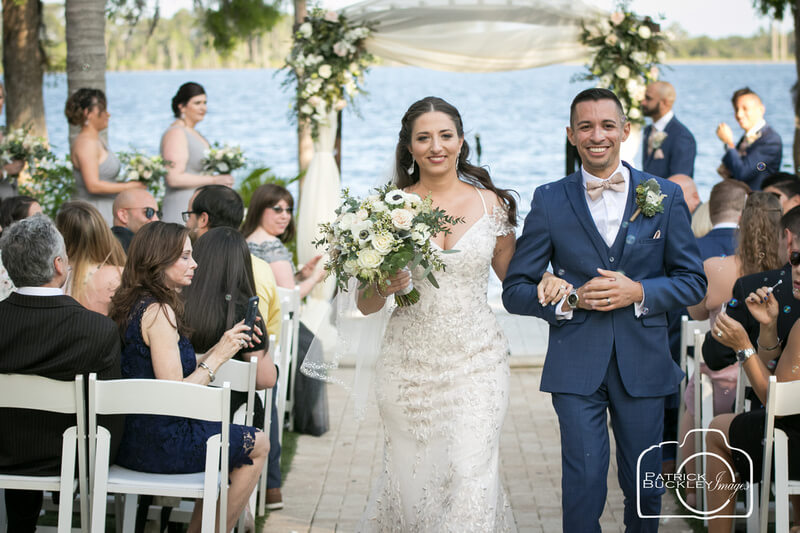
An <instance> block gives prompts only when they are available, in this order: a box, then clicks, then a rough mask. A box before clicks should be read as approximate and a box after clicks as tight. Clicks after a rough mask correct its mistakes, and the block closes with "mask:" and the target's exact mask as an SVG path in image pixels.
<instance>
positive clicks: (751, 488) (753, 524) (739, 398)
mask: <svg viewBox="0 0 800 533" xmlns="http://www.w3.org/2000/svg"><path fill="white" fill-rule="evenodd" d="M749 386H750V380H749V379H747V372H745V371H744V367H743V366H742V365H739V373H738V375H737V376H736V401H735V403H734V406H733V412H734V413H736V414H739V413H743V412H745V411H749V410H750V400H748V399H746V398H745V396H744V392H745V389H746V388H747V387H749ZM758 488H759V484H758V483H753V484H752V485H749V484H748V486H747V487H745V500H744V501H745V502H752V501H755V502H756V504H755V505H754V506H753V512H752V513H750V516H748V517H747V522H746V524H747V533H757V532H758V531H759V529H758V528H759V525H760V522H761V520H760V514H759V509H760V508H759V505H758V503H757V502H758V496H759V490H758ZM751 493H752V494H751ZM737 505H739V504H737ZM742 511H743V512H745V511H746V509H745V508H744V506H743V507H742ZM737 513H738V510H737ZM733 527H734V529H733V530H732V531H734V530H735V527H736V523H735V520H734V524H733Z"/></svg>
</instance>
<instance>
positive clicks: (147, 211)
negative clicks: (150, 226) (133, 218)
mask: <svg viewBox="0 0 800 533" xmlns="http://www.w3.org/2000/svg"><path fill="white" fill-rule="evenodd" d="M126 209H144V217H145V218H146V219H147V220H150V219H151V218H153V217H154V216H155V215H158V218H159V219H160V218H161V209H154V208H152V207H126Z"/></svg>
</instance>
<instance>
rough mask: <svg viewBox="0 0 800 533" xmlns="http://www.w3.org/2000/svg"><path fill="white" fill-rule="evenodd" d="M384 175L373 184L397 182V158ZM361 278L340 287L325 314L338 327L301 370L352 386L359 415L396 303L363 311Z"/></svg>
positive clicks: (320, 341)
mask: <svg viewBox="0 0 800 533" xmlns="http://www.w3.org/2000/svg"><path fill="white" fill-rule="evenodd" d="M389 168H390V169H391V170H389V171H387V172H385V173H384V174H383V177H382V178H380V179H379V180H376V183H375V184H373V187H372V188H377V187H381V186H383V185H384V184H386V183H388V182H389V181H393V182H396V180H395V176H394V170H393V168H394V160H392V162H391V166H390V167H389ZM358 283H359V282H358V281H357V280H355V279H351V280H350V281H349V283H348V284H347V290H346V291H344V290H342V289H339V290H337V293H336V296H335V297H334V299H333V304H332V305H331V306H330V307H329V309H330V312H329V313H327V314H326V316H325V317H323V318H322V320H323V321H328V323H330V324H331V325H332V326H333V329H334V330H335V331H336V335H335V338H334V336H332V335H331V336H328V337H327V338H322V336H315V337H314V341H313V342H312V343H311V346H310V347H309V349H308V352H307V353H306V357H305V360H304V361H303V364H302V366H301V367H300V372H302V373H303V374H305V375H306V376H308V377H311V378H315V379H320V380H323V381H326V382H328V383H335V384H337V385H341V386H343V387H345V388H347V389H350V390H351V392H352V395H353V403H354V407H355V416H356V419H358V420H361V419H363V417H364V414H365V412H366V408H367V402H368V400H369V397H370V394H371V389H372V381H373V376H374V372H375V363H376V361H377V360H378V356H379V355H380V348H381V341H382V340H383V334H384V332H385V330H386V324H387V323H388V322H389V317H390V316H391V314H392V311H393V309H394V307H395V303H394V298H388V299H387V303H386V304H385V305H384V306H383V308H382V309H381V310H380V311H377V312H375V313H371V314H369V315H364V314H362V313H361V311H360V310H359V309H358V306H357V305H356V300H357V298H358ZM353 365H354V366H355V373H354V375H353V377H352V378H349V377H347V376H346V374H347V373H346V372H344V371H343V370H344V369H345V368H352V366H353Z"/></svg>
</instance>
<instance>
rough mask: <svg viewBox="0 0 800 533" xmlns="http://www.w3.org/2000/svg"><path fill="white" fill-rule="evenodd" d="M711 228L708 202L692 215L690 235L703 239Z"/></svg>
mask: <svg viewBox="0 0 800 533" xmlns="http://www.w3.org/2000/svg"><path fill="white" fill-rule="evenodd" d="M713 226H714V225H713V224H712V223H711V217H710V216H709V215H708V202H703V203H702V204H700V205H698V206H697V209H695V210H694V213H692V233H694V236H695V237H696V238H698V239H699V238H700V237H705V236H706V235H707V234H708V232H709V231H711V228H712V227H713Z"/></svg>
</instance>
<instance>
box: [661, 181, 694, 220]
mask: <svg viewBox="0 0 800 533" xmlns="http://www.w3.org/2000/svg"><path fill="white" fill-rule="evenodd" d="M667 179H668V180H669V181H671V182H672V183H675V184H676V185H677V186H678V187H680V188H681V192H682V193H683V201H684V202H686V207H688V208H689V214H690V215H694V213H695V211H696V210H697V208H698V206H699V205H700V203H701V202H700V195H699V194H698V193H697V185H695V183H694V180H693V179H692V178H691V177H689V176H687V175H686V174H673V175H672V176H670V177H669V178H667Z"/></svg>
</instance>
